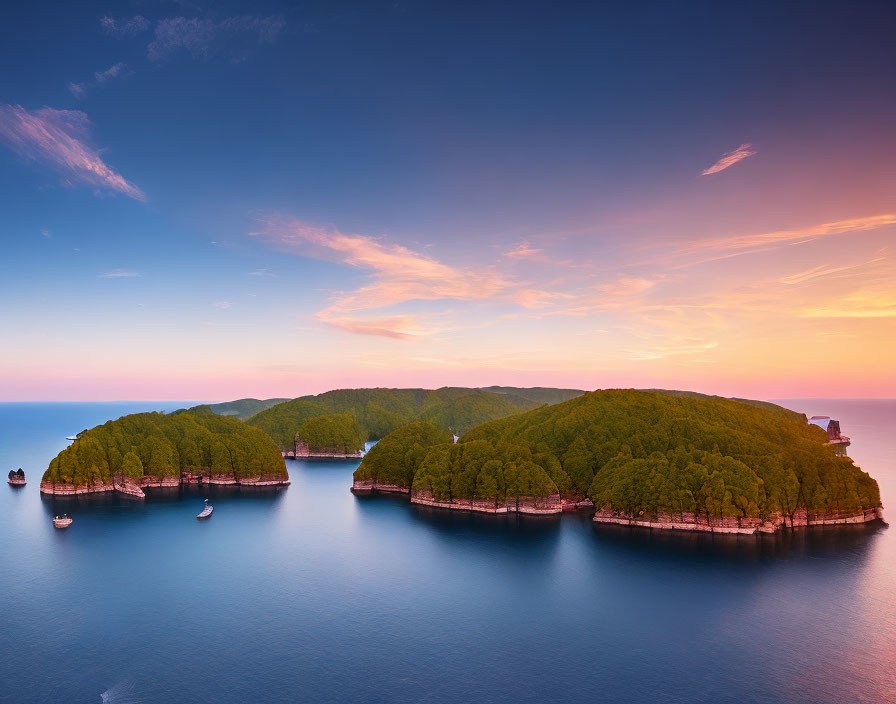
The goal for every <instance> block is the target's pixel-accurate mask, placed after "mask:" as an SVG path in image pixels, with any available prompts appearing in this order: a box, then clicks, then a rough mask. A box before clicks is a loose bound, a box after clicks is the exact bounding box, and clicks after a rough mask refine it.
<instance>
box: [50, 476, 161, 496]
mask: <svg viewBox="0 0 896 704" xmlns="http://www.w3.org/2000/svg"><path fill="white" fill-rule="evenodd" d="M104 491H115V485H114V484H111V483H106V482H103V481H99V482H94V483H91V484H79V485H75V484H65V483H62V482H52V481H48V480H46V479H45V480H43V481H41V483H40V492H41V493H42V494H54V495H56V496H77V495H79V494H101V493H103V492H104ZM140 493H141V494H142V493H143V492H140Z"/></svg>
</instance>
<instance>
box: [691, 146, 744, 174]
mask: <svg viewBox="0 0 896 704" xmlns="http://www.w3.org/2000/svg"><path fill="white" fill-rule="evenodd" d="M751 146H753V145H751V144H750V143H745V144H741V145H740V146H739V147H738V148H737V149H735V150H733V151H730V152H728V153H727V154H723V155H722V158H721V159H719V160H718V161H717V162H716V163H715V164H713V165H712V166H710V167H709V168H708V169H703V171H702V172H701V174H702V175H703V176H709V175H710V174H717V173H719V171H724V170H725V169H727V168H728V167H729V166H734V165H735V164H736V163H737V162H739V161H743V160H744V159H746V158H747V157H748V156H753V155H754V154H755V153H756V152H754V151H751V150H750V147H751Z"/></svg>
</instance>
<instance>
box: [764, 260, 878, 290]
mask: <svg viewBox="0 0 896 704" xmlns="http://www.w3.org/2000/svg"><path fill="white" fill-rule="evenodd" d="M883 261H886V258H885V257H884V256H877V257H874V258H873V259H869V260H867V261H864V262H859V263H858V264H846V265H843V266H832V265H830V264H822V265H820V266H813V267H811V268H809V269H805V270H804V271H800V272H797V273H796V274H790V275H788V276H782V277H781V278H779V279H777V281H778V283H781V284H787V285H790V286H792V285H794V284H802V283H806V282H807V281H814V280H816V279H821V278H827V277H844V276H852V275H853V274H854V273H856V272H857V271H861V272H862V273H863V274H864V273H866V272H867V271H868V267H871V266H874V265H875V264H878V263H880V262H883Z"/></svg>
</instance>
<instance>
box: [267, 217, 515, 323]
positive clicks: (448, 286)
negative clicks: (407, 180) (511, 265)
mask: <svg viewBox="0 0 896 704" xmlns="http://www.w3.org/2000/svg"><path fill="white" fill-rule="evenodd" d="M250 234H251V235H254V236H257V237H262V238H263V239H264V240H265V241H266V242H268V243H270V244H273V245H274V246H277V247H279V248H281V249H285V250H287V251H291V252H294V253H297V254H302V255H305V256H310V257H315V258H322V259H328V260H335V261H340V262H343V263H345V264H348V265H350V266H355V267H359V268H363V269H369V270H371V271H372V274H371V276H372V277H373V281H372V282H371V283H370V284H368V285H366V286H362V287H361V288H359V289H357V290H355V291H349V292H342V293H338V294H335V295H334V297H333V300H332V304H331V305H330V307H328V308H327V309H325V310H323V311H321V312H320V313H318V315H317V317H318V318H319V319H320V320H322V321H323V322H326V323H328V324H330V325H335V326H336V327H340V328H342V329H344V330H348V331H349V332H354V333H358V334H363V335H381V336H384V337H393V338H396V339H407V338H409V337H413V336H418V335H427V334H432V333H433V332H435V331H437V330H438V329H440V328H438V327H437V326H427V325H422V324H421V323H420V321H421V320H422V318H421V317H420V316H399V317H394V316H393V317H373V318H371V317H367V316H359V315H357V313H363V312H364V311H371V310H379V309H383V308H386V307H389V306H394V305H397V304H400V303H406V302H409V301H439V300H459V301H481V300H491V299H495V298H498V297H501V296H504V295H506V294H507V293H508V292H510V291H512V290H513V289H515V288H517V287H518V286H519V284H518V283H517V282H515V281H513V280H511V279H508V278H506V277H505V276H504V275H503V274H501V273H500V272H499V271H497V270H496V269H495V268H494V267H483V268H477V269H469V268H458V267H453V266H450V265H448V264H444V263H442V262H440V261H438V260H437V259H434V258H432V257H430V256H428V255H426V254H422V253H420V252H415V251H414V250H412V249H409V248H408V247H405V246H403V245H399V244H392V243H387V242H384V241H382V240H381V239H378V238H374V237H370V236H367V235H358V234H350V233H343V232H340V231H339V230H337V229H335V228H323V227H318V226H316V225H311V224H309V223H306V222H303V221H300V220H295V219H293V220H289V219H282V218H272V219H269V220H267V221H265V227H264V228H263V229H262V230H261V231H259V232H254V233H250ZM412 323H413V324H412Z"/></svg>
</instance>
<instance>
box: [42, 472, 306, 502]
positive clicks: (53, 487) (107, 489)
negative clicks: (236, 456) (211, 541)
mask: <svg viewBox="0 0 896 704" xmlns="http://www.w3.org/2000/svg"><path fill="white" fill-rule="evenodd" d="M289 483H290V481H289V479H288V478H287V479H265V478H262V477H258V478H247V479H236V478H235V477H227V476H222V475H195V474H189V475H188V474H186V473H185V474H184V475H183V476H182V477H180V478H174V477H164V478H159V477H153V476H145V477H143V479H142V480H141V481H140V482H139V483H138V482H136V481H134V480H133V479H124V481H121V482H118V481H115V480H113V483H112V484H106V483H101V484H92V485H91V484H88V485H83V486H82V485H77V486H76V485H74V484H61V483H56V482H49V481H41V483H40V493H41V494H45V495H47V496H84V495H86V494H106V493H112V492H114V493H117V494H121V495H123V496H130V497H133V498H135V499H145V498H146V494H145V493H144V491H143V489H165V488H177V489H179V488H181V487H183V486H202V485H205V486H247V487H255V486H288V485H289Z"/></svg>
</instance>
